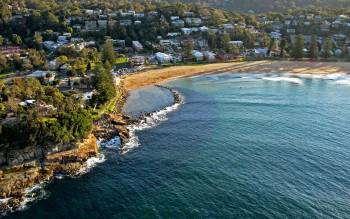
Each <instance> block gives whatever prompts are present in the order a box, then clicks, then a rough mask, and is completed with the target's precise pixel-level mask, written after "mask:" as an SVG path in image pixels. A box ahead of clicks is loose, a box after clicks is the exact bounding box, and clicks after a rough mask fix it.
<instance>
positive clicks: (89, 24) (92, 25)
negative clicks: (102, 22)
mask: <svg viewBox="0 0 350 219" xmlns="http://www.w3.org/2000/svg"><path fill="white" fill-rule="evenodd" d="M85 29H86V30H87V31H95V30H97V22H96V21H85Z"/></svg>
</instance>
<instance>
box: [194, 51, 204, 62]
mask: <svg viewBox="0 0 350 219" xmlns="http://www.w3.org/2000/svg"><path fill="white" fill-rule="evenodd" d="M192 57H193V58H194V59H195V60H196V61H203V59H204V55H203V53H201V52H200V51H198V50H193V51H192Z"/></svg>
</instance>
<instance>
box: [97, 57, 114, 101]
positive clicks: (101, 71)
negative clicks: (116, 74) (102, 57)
mask: <svg viewBox="0 0 350 219" xmlns="http://www.w3.org/2000/svg"><path fill="white" fill-rule="evenodd" d="M106 63H107V64H106V65H108V62H106ZM96 75H97V76H96V85H95V88H96V91H97V94H95V95H94V96H93V102H95V103H96V104H97V105H101V104H104V103H106V102H107V101H109V100H111V99H112V98H113V97H114V96H115V94H116V88H115V84H114V80H113V75H112V73H111V71H110V69H105V68H104V67H103V66H102V65H100V66H98V68H97V72H96Z"/></svg>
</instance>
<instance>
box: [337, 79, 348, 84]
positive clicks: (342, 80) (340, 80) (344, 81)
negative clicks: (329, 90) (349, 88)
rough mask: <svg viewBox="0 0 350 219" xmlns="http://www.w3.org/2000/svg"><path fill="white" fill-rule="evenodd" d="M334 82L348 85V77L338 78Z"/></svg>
mask: <svg viewBox="0 0 350 219" xmlns="http://www.w3.org/2000/svg"><path fill="white" fill-rule="evenodd" d="M335 83H336V84H341V85H350V78H344V79H339V80H336V81H335Z"/></svg>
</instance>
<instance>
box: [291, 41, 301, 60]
mask: <svg viewBox="0 0 350 219" xmlns="http://www.w3.org/2000/svg"><path fill="white" fill-rule="evenodd" d="M292 56H293V57H294V58H296V59H301V58H303V57H304V37H303V35H298V36H297V37H296V39H295V42H294V45H293V51H292Z"/></svg>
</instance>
